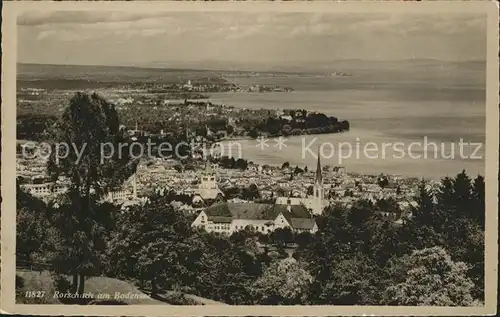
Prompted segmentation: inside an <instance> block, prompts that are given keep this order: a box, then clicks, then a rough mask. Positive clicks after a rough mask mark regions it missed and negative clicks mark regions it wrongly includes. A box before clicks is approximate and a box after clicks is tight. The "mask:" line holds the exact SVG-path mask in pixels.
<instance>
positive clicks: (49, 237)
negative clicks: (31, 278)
mask: <svg viewBox="0 0 500 317" xmlns="http://www.w3.org/2000/svg"><path fill="white" fill-rule="evenodd" d="M16 207H17V211H16V260H23V261H28V262H32V261H33V262H45V261H47V260H48V259H50V255H51V254H52V253H53V252H55V247H56V244H57V241H58V236H57V231H56V230H55V227H54V226H52V224H51V223H50V222H49V218H48V216H47V213H48V209H50V208H49V207H47V205H46V204H45V203H44V202H43V201H41V200H39V199H38V198H36V197H33V196H31V195H30V194H28V193H26V192H24V191H23V189H22V188H20V187H19V186H17V190H16Z"/></svg>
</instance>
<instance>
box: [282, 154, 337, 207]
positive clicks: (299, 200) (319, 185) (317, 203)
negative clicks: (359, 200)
mask: <svg viewBox="0 0 500 317" xmlns="http://www.w3.org/2000/svg"><path fill="white" fill-rule="evenodd" d="M276 204H277V205H293V206H298V205H303V206H305V207H306V208H307V209H308V210H309V211H310V212H311V213H312V214H313V215H321V214H322V213H323V210H324V209H325V208H326V207H328V205H329V204H330V203H329V201H328V200H326V199H325V190H324V187H323V174H322V171H321V159H320V156H319V153H318V163H317V166H316V176H315V178H314V186H313V194H312V195H308V196H307V197H277V198H276Z"/></svg>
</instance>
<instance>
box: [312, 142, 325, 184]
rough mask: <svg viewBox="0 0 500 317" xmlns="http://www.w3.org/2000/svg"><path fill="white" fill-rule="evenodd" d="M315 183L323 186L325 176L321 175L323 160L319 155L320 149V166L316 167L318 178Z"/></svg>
mask: <svg viewBox="0 0 500 317" xmlns="http://www.w3.org/2000/svg"><path fill="white" fill-rule="evenodd" d="M314 183H315V184H319V185H322V184H323V174H322V173H321V158H320V155H319V148H318V164H317V165H316V177H315V179H314Z"/></svg>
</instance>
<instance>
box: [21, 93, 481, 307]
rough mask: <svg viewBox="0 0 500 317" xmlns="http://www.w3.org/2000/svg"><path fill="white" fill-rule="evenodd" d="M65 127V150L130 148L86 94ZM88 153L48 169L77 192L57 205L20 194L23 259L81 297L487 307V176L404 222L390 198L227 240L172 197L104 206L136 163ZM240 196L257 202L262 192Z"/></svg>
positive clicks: (462, 179) (426, 194)
mask: <svg viewBox="0 0 500 317" xmlns="http://www.w3.org/2000/svg"><path fill="white" fill-rule="evenodd" d="M93 120H97V121H93ZM60 124H61V125H60V126H59V127H60V129H59V130H58V131H59V134H57V135H58V137H59V139H60V140H66V141H68V142H76V143H78V142H88V141H90V140H94V141H95V140H97V141H99V140H100V141H102V142H104V141H106V142H111V141H117V140H120V138H121V136H120V134H119V133H118V129H117V126H118V122H117V117H116V116H115V114H114V111H113V109H112V107H111V106H109V105H108V104H107V103H106V102H105V101H104V100H102V99H100V98H99V97H97V96H88V95H77V96H76V97H75V99H73V100H72V103H71V105H70V107H69V110H68V111H67V112H66V114H65V116H64V117H63V120H62V122H61V123H60ZM91 127H92V128H91ZM87 151H88V152H87V154H85V156H84V159H82V160H79V161H76V158H75V157H72V156H71V155H70V156H68V158H67V161H62V162H58V164H54V163H55V162H53V161H52V162H51V168H50V171H51V172H52V173H54V174H55V175H59V174H62V175H65V176H67V177H68V178H69V179H70V180H71V183H72V187H71V188H70V191H69V193H67V194H66V195H64V197H62V199H60V200H59V201H58V204H57V205H47V204H45V203H44V202H42V201H40V200H38V199H36V198H33V197H31V196H30V195H28V194H25V193H23V192H22V190H21V189H18V194H17V206H18V210H17V216H18V228H17V230H16V232H17V235H18V236H17V244H16V247H17V255H18V261H33V262H44V263H50V265H51V268H52V270H53V271H55V272H57V273H59V274H66V275H70V276H73V277H74V280H73V291H78V292H82V291H83V287H84V280H85V278H86V277H88V276H95V275H106V276H109V277H118V278H121V279H127V280H131V281H134V282H137V283H138V284H139V285H140V286H141V287H142V288H143V289H148V288H149V289H150V290H151V293H152V295H153V296H161V295H162V292H164V291H166V290H172V289H173V290H178V291H179V290H180V291H184V292H188V293H191V294H194V295H199V296H203V297H207V298H211V299H213V300H218V301H222V302H226V303H228V304H284V305H293V304H317V305H324V304H333V305H386V304H391V305H394V304H397V305H447V306H463V305H467V306H470V305H476V304H477V303H478V302H481V301H483V300H484V292H483V288H484V225H485V224H484V221H485V220H484V214H485V207H484V206H485V204H484V188H485V187H484V178H483V177H481V176H478V177H477V178H476V179H474V180H471V179H470V178H469V177H468V176H467V175H466V173H465V172H462V173H460V174H458V175H457V176H456V177H454V178H445V179H443V180H442V181H441V184H440V186H439V190H438V191H432V190H431V189H430V188H428V187H427V186H426V183H425V182H422V184H421V186H420V187H419V188H418V191H417V197H416V201H417V206H416V207H414V208H413V210H412V212H411V214H410V215H402V216H401V217H402V221H395V219H394V218H392V217H389V216H387V215H393V214H400V213H401V211H400V210H399V207H398V204H397V203H396V202H395V201H393V200H390V199H388V200H381V201H379V202H377V203H371V202H369V201H364V200H359V201H357V202H356V203H354V204H353V205H352V206H351V207H346V206H343V205H335V206H332V207H330V208H328V209H326V210H325V211H324V213H323V215H322V216H320V217H318V218H317V219H316V221H317V224H318V228H319V231H318V232H317V233H315V234H313V235H311V234H309V233H300V234H296V233H293V232H292V231H290V230H287V229H284V230H277V231H275V232H273V233H272V234H271V235H269V236H263V235H261V234H260V233H257V232H255V231H252V230H251V229H248V230H245V231H240V232H236V233H234V234H233V235H231V236H225V235H220V234H214V233H206V232H204V231H198V230H196V229H194V228H192V227H191V226H190V220H188V218H187V217H186V216H185V215H184V214H183V213H182V212H180V211H179V210H176V209H175V208H174V207H172V206H171V204H170V202H171V201H172V199H173V198H175V197H173V196H172V195H171V194H167V195H164V196H151V197H149V200H148V202H146V203H145V204H144V205H138V206H136V207H133V208H131V209H130V210H128V211H124V212H121V211H120V209H119V208H118V207H117V206H113V205H111V204H108V203H103V202H101V200H100V199H99V197H101V196H102V195H103V194H104V193H105V192H106V190H107V189H108V188H110V187H112V186H115V185H117V184H119V183H120V182H122V181H123V179H124V178H125V177H126V175H127V174H128V173H129V172H130V170H129V159H125V160H119V159H118V158H115V159H112V160H110V161H109V162H107V164H98V162H97V158H96V157H95V155H96V153H97V152H96V151H97V149H95V148H93V147H91V148H89V149H88V150H87ZM235 164H236V162H235ZM239 164H243V163H242V162H240V163H239ZM288 167H289V166H288ZM124 171H125V172H124ZM91 189H92V190H91ZM236 195H241V197H251V198H255V197H256V196H257V195H258V189H257V188H256V187H255V186H252V185H251V186H249V187H248V188H246V189H245V190H243V191H242V192H238V193H236ZM291 254H293V255H291ZM78 276H79V281H77V277H78ZM76 285H78V289H76Z"/></svg>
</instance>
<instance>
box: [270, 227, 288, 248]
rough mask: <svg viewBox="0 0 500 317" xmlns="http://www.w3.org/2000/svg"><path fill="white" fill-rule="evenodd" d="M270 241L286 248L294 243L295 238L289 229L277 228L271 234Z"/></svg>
mask: <svg viewBox="0 0 500 317" xmlns="http://www.w3.org/2000/svg"><path fill="white" fill-rule="evenodd" d="M269 240H270V241H271V242H272V243H274V244H276V245H277V246H278V247H280V248H284V247H285V246H286V245H287V244H288V243H293V242H294V236H293V232H292V230H290V228H289V227H286V228H277V229H275V230H274V231H273V232H271V235H270V237H269Z"/></svg>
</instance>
